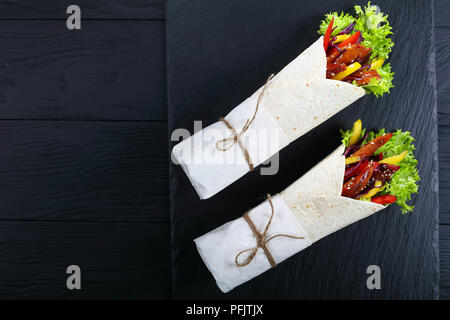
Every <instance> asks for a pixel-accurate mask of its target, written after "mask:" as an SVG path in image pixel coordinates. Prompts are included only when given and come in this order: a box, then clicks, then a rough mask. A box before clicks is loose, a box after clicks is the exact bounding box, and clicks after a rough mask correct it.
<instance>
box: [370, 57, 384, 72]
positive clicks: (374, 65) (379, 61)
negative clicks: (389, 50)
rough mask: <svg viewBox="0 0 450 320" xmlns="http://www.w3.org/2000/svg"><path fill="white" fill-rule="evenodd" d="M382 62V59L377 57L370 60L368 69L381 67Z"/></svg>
mask: <svg viewBox="0 0 450 320" xmlns="http://www.w3.org/2000/svg"><path fill="white" fill-rule="evenodd" d="M383 63H384V59H377V60H374V61H372V63H371V64H370V69H369V70H376V69H378V68H381V66H382V65H383Z"/></svg>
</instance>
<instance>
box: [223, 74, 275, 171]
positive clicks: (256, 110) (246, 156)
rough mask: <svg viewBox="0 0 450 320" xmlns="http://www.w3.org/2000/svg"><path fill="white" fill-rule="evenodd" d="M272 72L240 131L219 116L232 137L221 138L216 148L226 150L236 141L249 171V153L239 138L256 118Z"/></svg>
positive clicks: (252, 167) (250, 166)
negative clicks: (252, 111) (253, 109)
mask: <svg viewBox="0 0 450 320" xmlns="http://www.w3.org/2000/svg"><path fill="white" fill-rule="evenodd" d="M273 76H274V75H273V74H271V75H270V76H269V78H268V79H267V81H266V83H265V84H264V88H263V89H262V91H261V93H260V94H259V97H258V102H257V103H256V108H255V113H254V114H253V117H252V118H251V119H247V121H246V122H245V125H244V127H243V128H242V130H241V132H239V133H237V131H236V129H234V128H233V126H232V125H231V124H230V123H229V122H228V121H227V120H226V119H225V118H220V119H219V120H220V121H223V122H224V123H225V125H226V126H227V127H228V129H230V130H231V132H232V133H233V137H232V138H225V139H222V140H219V141H217V142H216V149H217V150H219V151H223V152H225V151H227V150H230V148H231V147H232V146H233V145H234V144H235V143H236V142H237V143H238V144H239V147H240V148H241V150H242V152H243V153H244V157H245V160H246V161H247V163H248V166H249V168H250V171H253V169H254V166H253V163H252V160H251V158H250V155H249V153H248V151H247V149H246V148H245V145H244V144H243V143H242V140H241V136H242V135H243V134H244V133H245V132H246V131H247V130H248V128H250V126H251V125H252V123H253V121H254V120H255V118H256V113H257V112H258V109H259V103H260V102H261V100H262V97H263V96H264V93H265V92H266V89H267V87H268V85H269V82H270V80H271V79H272V78H273ZM229 141H231V144H229V145H228V142H229ZM219 144H222V146H219Z"/></svg>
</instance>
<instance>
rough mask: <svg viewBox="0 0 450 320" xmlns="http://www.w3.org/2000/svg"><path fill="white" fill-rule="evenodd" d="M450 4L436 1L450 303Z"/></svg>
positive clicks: (442, 238) (445, 288)
mask: <svg viewBox="0 0 450 320" xmlns="http://www.w3.org/2000/svg"><path fill="white" fill-rule="evenodd" d="M449 15H450V2H449V1H446V0H435V24H436V26H437V27H436V28H435V37H436V73H437V85H438V87H437V88H438V92H437V97H438V111H439V206H440V216H439V219H440V224H441V225H440V228H439V245H440V247H439V249H440V271H441V279H440V298H441V299H450V78H449V76H448V75H449V72H450V21H449V18H448V17H449Z"/></svg>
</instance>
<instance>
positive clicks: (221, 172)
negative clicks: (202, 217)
mask: <svg viewBox="0 0 450 320" xmlns="http://www.w3.org/2000/svg"><path fill="white" fill-rule="evenodd" d="M263 87H264V86H262V87H261V88H260V89H259V90H257V91H256V92H255V93H254V94H253V95H252V96H250V97H249V98H247V99H246V100H245V101H244V102H242V103H241V104H240V105H239V106H237V107H236V108H234V109H233V110H232V111H231V112H230V113H229V114H228V115H227V116H226V117H225V119H226V120H227V121H228V122H229V123H230V124H231V125H232V126H233V127H234V128H235V130H236V131H237V132H238V133H239V132H241V130H242V128H243V127H244V126H245V124H246V122H247V121H248V120H249V119H251V118H252V116H253V114H254V113H255V110H256V106H257V101H258V98H259V97H260V95H261V92H262V90H263ZM364 94H365V91H364V89H362V88H360V87H357V86H354V85H352V84H349V83H346V82H342V81H337V80H330V79H326V55H325V51H324V50H323V37H320V38H319V39H318V40H317V41H316V42H315V43H313V44H312V45H311V46H310V47H309V48H307V49H306V50H305V51H304V52H303V53H301V54H300V55H299V56H298V57H297V58H295V59H294V60H293V61H292V62H290V63H289V64H288V65H287V66H286V67H285V68H283V69H282V70H281V71H280V72H279V73H278V74H277V75H276V76H275V77H273V78H272V79H271V80H270V81H269V83H268V85H267V89H266V91H265V92H264V94H263V95H262V97H261V101H260V104H259V108H258V112H257V113H256V116H255V120H254V122H252V124H251V126H250V128H249V129H248V130H247V131H245V132H244V133H243V134H242V136H241V141H242V142H243V144H244V145H245V148H246V149H247V151H248V153H249V156H250V159H251V161H252V164H253V165H254V166H255V167H256V166H258V165H260V164H261V163H263V162H265V161H267V160H268V159H270V157H272V156H273V155H275V154H276V153H277V152H278V151H280V150H281V149H283V148H284V147H285V146H287V145H288V144H289V143H291V142H292V141H294V140H295V139H297V138H299V137H300V136H302V135H303V134H305V133H306V132H308V131H309V130H311V129H313V128H314V127H316V126H318V125H319V124H321V123H322V122H324V121H325V120H327V119H328V118H330V117H331V116H333V115H334V114H336V113H337V112H339V111H341V110H342V109H344V108H345V107H346V106H348V105H350V104H351V103H352V102H354V101H355V100H357V99H359V98H361V97H362V96H364ZM218 116H219V115H218ZM225 138H233V133H232V132H231V131H230V129H229V128H228V127H227V126H226V125H225V123H224V122H222V121H219V122H216V123H214V124H212V125H210V126H208V127H206V128H204V129H203V130H200V131H199V132H197V133H195V134H194V135H192V136H191V137H189V138H187V139H185V140H183V141H182V142H180V143H178V144H177V145H175V147H174V148H173V150H172V159H173V160H174V162H175V163H178V164H180V165H181V166H182V167H183V169H184V171H185V172H186V174H187V176H188V178H189V179H190V181H191V183H192V185H193V186H194V188H195V190H196V191H197V193H198V195H199V196H200V198H201V199H207V198H209V197H211V196H213V195H214V194H216V193H217V192H219V191H221V190H223V189H224V188H226V187H227V186H228V185H230V184H231V183H233V182H234V181H236V180H237V179H239V178H240V177H242V176H243V175H245V174H246V173H247V172H249V171H250V169H249V165H248V163H247V161H246V159H245V157H244V153H243V151H242V149H241V148H240V146H239V144H238V143H234V144H232V145H231V146H230V148H229V149H227V150H226V151H220V150H218V149H217V146H216V143H217V142H218V141H220V140H221V139H225Z"/></svg>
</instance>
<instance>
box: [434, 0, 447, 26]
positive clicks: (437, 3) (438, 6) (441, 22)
mask: <svg viewBox="0 0 450 320" xmlns="http://www.w3.org/2000/svg"><path fill="white" fill-rule="evenodd" d="M434 7H435V10H434V17H435V18H434V21H435V23H434V25H435V26H436V27H450V19H449V16H450V2H449V1H448V0H434Z"/></svg>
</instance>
